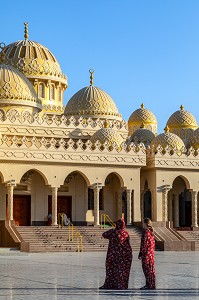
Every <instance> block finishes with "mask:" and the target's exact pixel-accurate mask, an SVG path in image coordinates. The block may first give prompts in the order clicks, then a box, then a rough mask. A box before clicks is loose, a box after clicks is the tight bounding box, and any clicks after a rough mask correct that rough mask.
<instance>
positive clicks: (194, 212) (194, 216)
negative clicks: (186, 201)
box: [191, 191, 198, 227]
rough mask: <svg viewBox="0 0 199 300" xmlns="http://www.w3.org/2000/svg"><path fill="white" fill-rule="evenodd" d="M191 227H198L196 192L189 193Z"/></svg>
mask: <svg viewBox="0 0 199 300" xmlns="http://www.w3.org/2000/svg"><path fill="white" fill-rule="evenodd" d="M191 205H192V225H191V226H192V227H198V192H196V191H191Z"/></svg>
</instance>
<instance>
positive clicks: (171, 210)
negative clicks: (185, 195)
mask: <svg viewBox="0 0 199 300" xmlns="http://www.w3.org/2000/svg"><path fill="white" fill-rule="evenodd" d="M172 200H173V194H172V193H170V194H169V209H168V210H169V218H168V219H169V221H173V218H172V216H173V209H172Z"/></svg>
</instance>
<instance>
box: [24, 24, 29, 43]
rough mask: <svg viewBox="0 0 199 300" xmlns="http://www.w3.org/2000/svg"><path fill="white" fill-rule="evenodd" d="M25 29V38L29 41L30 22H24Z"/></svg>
mask: <svg viewBox="0 0 199 300" xmlns="http://www.w3.org/2000/svg"><path fill="white" fill-rule="evenodd" d="M24 25H25V28H24V37H25V39H26V40H27V39H28V22H24Z"/></svg>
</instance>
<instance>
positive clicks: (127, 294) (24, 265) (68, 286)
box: [0, 249, 199, 300]
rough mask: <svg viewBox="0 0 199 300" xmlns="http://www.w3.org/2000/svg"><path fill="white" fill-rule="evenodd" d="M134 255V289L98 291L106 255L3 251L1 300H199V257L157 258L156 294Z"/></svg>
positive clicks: (172, 254)
mask: <svg viewBox="0 0 199 300" xmlns="http://www.w3.org/2000/svg"><path fill="white" fill-rule="evenodd" d="M137 255H138V253H137V252H135V253H134V260H133V264H132V268H131V275H130V281H129V289H128V290H125V291H111V290H107V291H105V290H98V287H99V286H101V285H102V284H103V283H104V278H105V267H104V265H105V258H106V253H84V252H83V253H42V254H27V253H20V252H18V251H9V250H1V249H0V300H2V299H6V300H11V299H14V300H15V299H17V300H18V299H20V300H32V299H37V300H46V299H48V300H49V299H54V300H62V299H73V300H80V299H81V300H84V299H85V300H102V299H103V300H108V299H110V300H113V299H120V300H121V299H122V300H127V299H128V300H129V299H136V300H138V299H145V300H149V299H156V300H162V299H169V300H172V299H180V300H185V299H199V289H198V286H199V252H156V254H155V258H156V271H157V289H156V290H154V291H146V290H145V291H141V290H139V288H140V287H141V286H143V285H144V283H145V282H144V276H143V274H142V269H141V263H140V261H139V260H138V259H137Z"/></svg>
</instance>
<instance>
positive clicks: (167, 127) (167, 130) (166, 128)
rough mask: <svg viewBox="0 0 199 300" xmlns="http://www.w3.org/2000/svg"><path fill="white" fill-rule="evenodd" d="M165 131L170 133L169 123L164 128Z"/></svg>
mask: <svg viewBox="0 0 199 300" xmlns="http://www.w3.org/2000/svg"><path fill="white" fill-rule="evenodd" d="M164 132H165V133H168V132H169V126H168V125H166V127H165V128H164Z"/></svg>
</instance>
